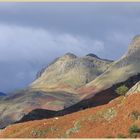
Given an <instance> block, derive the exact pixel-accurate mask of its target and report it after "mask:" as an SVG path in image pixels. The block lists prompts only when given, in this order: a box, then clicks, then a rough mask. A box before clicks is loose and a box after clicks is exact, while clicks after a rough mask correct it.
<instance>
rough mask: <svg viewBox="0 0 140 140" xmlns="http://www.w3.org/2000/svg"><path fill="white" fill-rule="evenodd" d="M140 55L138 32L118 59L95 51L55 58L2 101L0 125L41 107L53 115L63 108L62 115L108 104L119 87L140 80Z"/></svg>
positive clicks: (0, 105) (22, 117)
mask: <svg viewBox="0 0 140 140" xmlns="http://www.w3.org/2000/svg"><path fill="white" fill-rule="evenodd" d="M139 54H140V35H137V36H135V37H134V38H133V40H132V42H131V43H130V45H129V47H128V51H127V52H126V53H125V54H124V55H123V56H122V57H121V58H120V59H119V60H117V61H115V62H112V61H109V60H105V59H101V58H99V57H98V56H96V55H94V54H89V55H87V56H84V57H77V56H75V55H74V54H71V53H68V54H65V55H64V56H62V57H59V58H57V59H55V60H54V61H53V62H52V63H51V64H50V65H48V66H47V67H46V68H44V69H42V70H41V71H40V72H39V73H38V74H37V78H36V80H35V81H33V83H31V84H30V85H29V86H28V87H27V88H26V89H23V90H21V91H19V92H17V93H14V94H12V95H10V96H8V97H5V98H4V99H3V100H2V101H1V102H0V110H1V112H0V114H1V116H0V127H1V128H2V127H5V126H7V125H9V124H11V123H14V122H17V121H20V120H22V119H23V120H24V119H25V120H30V119H29V118H32V117H33V115H32V114H34V113H35V114H37V113H38V112H39V113H40V111H41V109H42V110H44V111H43V112H46V114H48V112H51V114H52V116H53V114H55V113H56V112H53V111H59V110H60V111H61V112H60V113H62V114H58V116H61V115H66V114H68V113H72V112H75V111H79V110H81V109H85V108H88V107H96V106H99V105H103V104H107V103H109V102H110V101H112V100H113V99H115V98H117V97H118V96H119V95H118V94H117V93H116V89H117V88H118V87H120V86H122V85H126V86H127V87H128V88H131V87H132V86H133V85H135V84H136V83H137V82H138V81H140V56H139ZM36 109H40V110H36ZM34 110H36V111H35V112H34ZM41 112H42V111H41ZM38 115H39V116H40V117H43V118H44V116H43V115H40V114H38ZM55 115H56V114H55ZM55 115H54V116H55ZM48 116H50V115H48ZM48 116H47V115H46V118H48ZM28 117H29V118H28ZM40 117H39V119H40ZM33 119H35V118H33ZM37 119H38V117H37Z"/></svg>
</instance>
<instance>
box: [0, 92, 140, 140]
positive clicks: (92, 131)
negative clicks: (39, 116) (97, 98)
mask: <svg viewBox="0 0 140 140" xmlns="http://www.w3.org/2000/svg"><path fill="white" fill-rule="evenodd" d="M133 112H139V113H140V94H133V95H130V96H128V97H123V96H121V97H118V98H116V99H115V100H113V101H111V102H110V103H108V104H106V105H102V106H98V107H94V108H89V109H86V110H82V111H79V112H76V113H73V114H69V115H65V116H62V117H58V118H51V119H44V120H41V121H30V122H26V123H20V124H15V125H11V126H8V127H7V128H6V129H4V130H2V131H1V132H0V137H1V138H3V137H16V138H21V137H26V138H33V137H40V138H41V137H48V138H51V137H54V138H60V137H61V138H62V137H72V138H82V137H83V138H88V137H92V138H101V137H103V138H107V137H120V136H122V135H123V136H125V137H130V136H129V135H130V134H129V132H128V130H129V128H130V126H132V125H133V124H135V125H137V126H138V127H140V118H139V119H138V118H134V117H133V114H132V113H133ZM138 135H139V134H137V136H138Z"/></svg>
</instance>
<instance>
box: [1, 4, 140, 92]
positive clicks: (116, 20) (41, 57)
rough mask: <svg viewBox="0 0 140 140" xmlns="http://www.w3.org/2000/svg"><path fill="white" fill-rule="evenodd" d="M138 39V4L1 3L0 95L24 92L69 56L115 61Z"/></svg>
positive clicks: (139, 17)
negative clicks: (54, 63) (40, 73)
mask: <svg viewBox="0 0 140 140" xmlns="http://www.w3.org/2000/svg"><path fill="white" fill-rule="evenodd" d="M137 34H140V3H132V2H131V3H0V91H2V92H6V93H10V92H13V91H15V90H18V89H22V88H24V87H26V86H27V85H28V84H29V83H31V82H32V81H33V80H34V79H35V77H36V73H37V72H38V71H40V70H41V69H42V68H43V67H46V66H47V65H48V64H49V63H50V62H52V61H53V59H55V58H56V57H59V56H61V55H64V54H65V53H67V52H71V53H74V54H76V55H78V56H84V55H86V54H88V53H94V54H96V55H98V56H99V57H101V58H106V59H111V60H117V59H118V58H119V57H121V56H122V55H123V54H124V53H125V52H126V51H127V47H128V45H129V43H130V41H131V40H132V38H133V37H134V36H135V35H137Z"/></svg>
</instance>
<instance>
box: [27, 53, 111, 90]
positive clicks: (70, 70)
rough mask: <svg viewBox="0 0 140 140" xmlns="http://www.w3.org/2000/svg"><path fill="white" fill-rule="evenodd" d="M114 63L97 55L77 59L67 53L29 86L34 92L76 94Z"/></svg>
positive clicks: (40, 73) (44, 69)
mask: <svg viewBox="0 0 140 140" xmlns="http://www.w3.org/2000/svg"><path fill="white" fill-rule="evenodd" d="M111 63H112V61H109V60H103V59H100V58H99V57H97V56H96V55H93V54H92V56H91V55H87V56H85V57H77V56H75V55H74V54H71V53H67V54H65V55H64V56H62V57H60V58H57V59H56V60H54V61H53V62H52V63H51V64H50V65H49V66H48V67H47V68H43V70H41V71H40V72H39V73H38V74H37V79H36V80H35V81H34V82H33V83H31V85H30V86H29V88H30V89H33V90H43V91H54V90H57V91H58V90H59V91H61V90H63V91H67V92H74V89H76V88H78V87H81V86H83V85H85V84H86V83H88V82H90V81H92V80H93V79H95V78H96V77H97V76H99V75H100V74H102V73H103V72H104V71H105V70H107V68H108V67H109V66H110V64H111Z"/></svg>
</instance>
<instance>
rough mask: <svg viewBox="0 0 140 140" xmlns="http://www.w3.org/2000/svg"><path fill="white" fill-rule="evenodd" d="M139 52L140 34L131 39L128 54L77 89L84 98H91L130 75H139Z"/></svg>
mask: <svg viewBox="0 0 140 140" xmlns="http://www.w3.org/2000/svg"><path fill="white" fill-rule="evenodd" d="M139 54H140V35H137V36H135V37H134V38H133V40H132V41H131V43H130V45H129V47H128V51H127V52H126V54H124V55H123V56H122V57H121V58H120V59H119V60H117V61H115V62H113V63H112V64H111V66H110V67H109V69H108V70H107V71H105V72H104V73H103V74H101V75H100V76H98V77H97V78H96V79H95V80H92V81H91V82H89V83H87V84H86V85H85V86H83V87H80V88H79V89H78V90H77V91H78V92H80V93H82V94H83V98H90V97H92V96H94V95H95V94H97V93H99V92H101V91H103V90H106V89H108V88H110V87H112V86H113V85H115V84H117V83H121V82H124V81H126V80H127V79H128V78H130V77H133V76H135V75H139V73H140V55H139ZM139 80H140V79H139V78H138V79H137V80H136V81H135V83H136V82H138V81H139ZM132 82H133V81H132ZM135 83H134V84H135ZM90 89H91V90H90Z"/></svg>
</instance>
